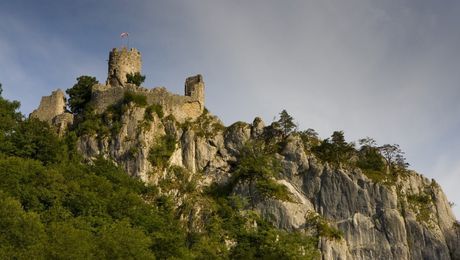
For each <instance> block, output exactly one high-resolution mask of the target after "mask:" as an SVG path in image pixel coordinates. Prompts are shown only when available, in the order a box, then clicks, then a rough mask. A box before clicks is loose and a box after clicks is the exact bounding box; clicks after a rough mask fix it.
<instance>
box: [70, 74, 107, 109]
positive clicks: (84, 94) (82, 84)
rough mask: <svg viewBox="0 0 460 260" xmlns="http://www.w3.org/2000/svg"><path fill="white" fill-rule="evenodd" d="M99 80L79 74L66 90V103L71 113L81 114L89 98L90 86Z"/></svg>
mask: <svg viewBox="0 0 460 260" xmlns="http://www.w3.org/2000/svg"><path fill="white" fill-rule="evenodd" d="M98 83H99V82H98V81H97V80H96V78H95V77H91V76H80V77H78V78H77V83H76V84H75V85H73V87H72V88H70V89H68V90H66V93H67V94H68V95H69V100H68V105H69V108H70V111H71V112H72V113H73V114H81V113H82V112H83V111H84V110H85V108H86V106H87V105H88V103H89V101H90V100H91V88H92V86H94V85H95V84H98Z"/></svg>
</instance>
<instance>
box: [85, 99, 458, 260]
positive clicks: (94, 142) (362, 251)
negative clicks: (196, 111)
mask: <svg viewBox="0 0 460 260" xmlns="http://www.w3.org/2000/svg"><path fill="white" fill-rule="evenodd" d="M143 113H144V109H143V108H136V107H131V108H130V109H128V111H126V112H125V114H124V115H123V126H122V130H121V132H120V134H118V135H117V136H116V137H115V138H113V139H111V140H110V139H102V140H98V138H97V137H83V138H80V150H81V151H82V153H83V154H84V155H85V156H86V157H87V158H91V157H94V156H96V155H103V156H105V157H107V158H111V159H112V160H114V161H115V162H117V163H118V164H120V165H123V166H124V167H125V169H126V170H127V171H128V172H129V173H130V174H131V175H133V176H139V177H140V178H141V179H143V180H145V181H147V182H151V183H152V182H153V183H155V179H156V178H158V177H155V176H158V174H156V175H155V174H153V175H152V171H153V170H154V168H153V167H152V165H150V163H149V161H148V160H147V157H148V151H149V149H150V148H151V147H153V146H154V145H155V138H156V137H158V136H162V135H164V134H165V133H166V132H168V133H169V134H173V135H174V136H176V140H177V146H176V150H175V152H174V153H173V155H172V156H171V158H170V164H171V165H178V166H181V167H184V168H186V169H188V170H189V171H190V172H191V173H193V174H194V175H195V176H199V177H200V180H201V181H200V185H202V186H207V185H210V184H212V183H214V182H217V183H224V182H226V181H227V180H228V178H229V177H230V176H231V172H232V164H234V163H235V161H236V160H237V158H238V153H239V149H240V148H241V147H242V146H243V145H244V144H245V142H247V141H248V140H250V139H251V138H257V136H261V135H262V133H263V132H265V131H269V129H267V127H264V126H263V123H262V122H261V121H259V120H255V123H254V124H253V125H249V124H246V123H241V122H240V123H236V124H234V125H232V126H230V127H227V128H226V129H225V130H221V131H217V132H216V133H214V134H213V135H211V136H206V135H203V134H202V133H200V131H199V130H197V129H195V130H193V129H192V128H189V129H185V130H184V129H182V128H180V127H178V126H177V125H171V124H170V123H167V122H165V120H161V119H160V118H158V117H156V116H155V117H154V119H153V121H152V122H151V123H150V125H149V128H147V129H148V130H146V131H139V125H140V123H141V122H142V115H143ZM212 122H217V121H212ZM99 139H100V138H99ZM133 148H137V149H138V152H137V153H136V154H135V155H128V154H129V153H130V151H132V149H133ZM277 158H278V159H279V161H280V164H281V165H282V172H281V176H282V177H281V179H279V180H278V182H279V183H280V184H282V185H285V186H286V187H287V189H288V190H289V192H290V194H291V197H292V201H290V202H284V201H277V200H273V199H269V200H259V201H258V202H257V203H256V209H257V210H258V211H259V212H260V213H261V215H262V216H264V217H265V218H266V219H267V220H269V221H271V222H272V223H273V224H274V225H275V226H277V227H279V228H282V229H285V230H289V231H293V230H305V232H308V229H307V228H306V227H307V226H308V225H309V223H308V219H309V216H310V215H311V214H319V215H320V216H321V217H322V218H324V219H325V220H327V222H328V223H329V225H331V226H332V227H335V228H337V229H338V230H340V231H341V232H342V233H343V239H339V240H334V239H330V238H327V237H321V239H320V241H319V244H318V248H319V249H320V250H321V253H322V257H323V259H344V260H351V259H353V260H355V259H395V260H396V259H398V260H400V259H460V255H459V248H460V244H459V243H460V240H459V238H460V230H459V228H458V224H456V223H457V222H456V219H455V217H454V215H453V214H452V211H451V209H450V206H449V203H448V201H447V199H446V198H445V195H444V193H443V192H442V191H441V189H440V187H439V186H438V185H437V184H436V183H435V182H434V181H430V180H428V179H426V178H424V177H423V176H421V175H419V174H416V173H410V174H409V175H408V176H407V177H404V178H400V179H398V180H397V182H396V184H395V185H384V184H382V183H375V182H374V181H372V180H370V179H368V178H367V177H366V175H364V174H363V173H362V172H361V171H360V170H353V171H350V170H340V169H332V168H331V167H329V166H328V165H327V164H322V163H320V162H318V160H317V159H316V158H315V157H314V156H313V155H312V154H309V153H307V152H306V150H305V149H304V147H303V144H302V141H301V139H300V138H299V137H296V136H290V137H288V138H287V139H286V143H285V145H284V147H283V148H282V149H281V150H280V152H279V154H277ZM163 177H164V175H163ZM235 192H236V193H241V194H247V193H248V190H247V187H245V186H241V187H239V188H238V189H236V190H235ZM421 192H424V193H426V194H429V195H430V196H431V200H432V202H430V204H429V209H428V212H429V213H428V215H427V216H428V217H427V219H423V218H421V216H422V215H420V210H421V209H419V208H417V206H416V205H415V206H414V205H412V204H411V202H410V200H409V199H408V198H409V197H408V196H409V195H411V194H412V195H413V194H419V193H421ZM178 203H179V202H178ZM196 214H198V213H196ZM196 225H198V224H196Z"/></svg>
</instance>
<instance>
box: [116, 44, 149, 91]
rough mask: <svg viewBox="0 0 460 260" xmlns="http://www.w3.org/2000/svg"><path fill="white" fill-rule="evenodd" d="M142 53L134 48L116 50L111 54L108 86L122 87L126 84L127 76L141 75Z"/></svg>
mask: <svg viewBox="0 0 460 260" xmlns="http://www.w3.org/2000/svg"><path fill="white" fill-rule="evenodd" d="M141 68H142V60H141V53H140V52H139V51H138V50H137V49H134V48H131V49H129V50H128V49H127V48H122V49H121V50H119V49H117V48H114V49H112V51H111V52H110V54H109V70H108V77H107V85H110V86H114V87H120V86H125V84H126V74H130V73H136V72H139V73H141Z"/></svg>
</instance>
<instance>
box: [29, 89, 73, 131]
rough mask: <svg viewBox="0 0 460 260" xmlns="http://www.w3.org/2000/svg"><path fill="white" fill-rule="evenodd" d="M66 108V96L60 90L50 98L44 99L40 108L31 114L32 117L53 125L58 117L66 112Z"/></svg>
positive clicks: (45, 97)
mask: <svg viewBox="0 0 460 260" xmlns="http://www.w3.org/2000/svg"><path fill="white" fill-rule="evenodd" d="M65 107H66V99H65V94H64V92H63V91H62V90H60V89H58V90H56V91H53V92H52V93H51V95H50V96H44V97H42V99H41V101H40V105H39V107H38V108H37V109H35V110H34V111H33V112H32V113H31V114H30V117H33V118H38V119H40V120H41V121H45V122H48V123H50V124H51V123H52V122H53V119H54V118H55V117H56V116H57V115H60V114H63V113H64V112H65Z"/></svg>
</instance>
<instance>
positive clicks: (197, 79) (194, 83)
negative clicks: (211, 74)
mask: <svg viewBox="0 0 460 260" xmlns="http://www.w3.org/2000/svg"><path fill="white" fill-rule="evenodd" d="M185 95H186V96H189V97H192V98H193V99H195V100H197V101H199V102H200V104H201V105H202V106H204V81H203V77H202V76H201V75H200V74H198V75H196V76H192V77H188V78H187V79H186V80H185Z"/></svg>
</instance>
